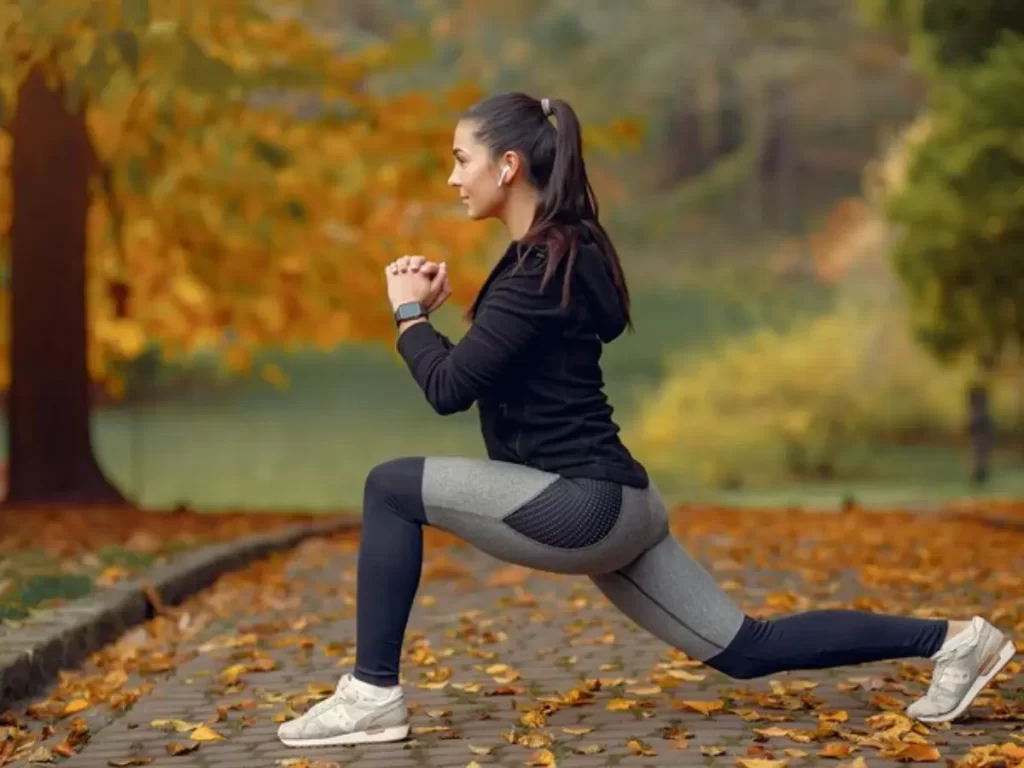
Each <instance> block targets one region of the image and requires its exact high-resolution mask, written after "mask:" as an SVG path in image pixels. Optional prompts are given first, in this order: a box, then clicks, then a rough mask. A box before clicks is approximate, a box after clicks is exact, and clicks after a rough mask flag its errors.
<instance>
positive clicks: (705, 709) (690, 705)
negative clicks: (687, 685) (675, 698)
mask: <svg viewBox="0 0 1024 768" xmlns="http://www.w3.org/2000/svg"><path fill="white" fill-rule="evenodd" d="M675 706H676V709H692V710H693V711H694V712H700V713H701V714H702V715H704V716H705V717H710V716H711V713H712V712H721V711H722V710H723V709H725V702H724V701H721V700H720V699H716V700H714V701H679V702H677V703H676V705H675Z"/></svg>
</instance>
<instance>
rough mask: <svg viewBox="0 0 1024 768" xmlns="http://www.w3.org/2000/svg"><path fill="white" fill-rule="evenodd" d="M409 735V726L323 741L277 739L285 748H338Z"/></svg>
mask: <svg viewBox="0 0 1024 768" xmlns="http://www.w3.org/2000/svg"><path fill="white" fill-rule="evenodd" d="M408 735H409V724H408V723H406V724H405V725H392V726H391V727H389V728H381V729H379V730H370V731H355V732H354V733H342V734H340V735H338V736H328V737H326V738H323V739H286V738H284V737H278V738H279V739H280V741H281V743H282V744H284V745H285V746H286V747H340V746H345V745H348V744H374V743H377V742H385V741H401V740H402V739H404V738H406V737H407V736H408Z"/></svg>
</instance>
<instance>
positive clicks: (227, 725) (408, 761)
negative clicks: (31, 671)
mask: <svg viewBox="0 0 1024 768" xmlns="http://www.w3.org/2000/svg"><path fill="white" fill-rule="evenodd" d="M691 544H693V545H694V547H696V549H697V551H698V553H699V554H700V556H701V558H702V559H703V560H704V561H705V562H707V563H708V564H709V565H711V566H712V567H713V568H714V569H715V570H716V571H717V575H718V577H719V578H720V579H721V580H722V582H723V583H727V586H728V588H729V589H730V590H732V591H733V594H735V596H736V598H737V599H738V600H739V601H740V602H741V603H742V604H743V605H744V606H745V607H747V608H749V609H751V610H755V609H757V608H758V607H759V606H763V605H764V604H765V602H766V600H767V601H769V602H771V600H772V599H774V600H776V601H777V600H778V599H779V598H778V595H780V594H783V593H785V592H786V590H793V594H796V595H797V596H799V595H800V594H802V593H811V594H814V593H815V591H817V592H819V593H821V594H827V595H828V597H827V599H828V600H831V601H833V603H834V604H843V603H844V601H848V600H849V599H850V598H851V597H852V596H853V595H870V592H868V591H867V590H865V588H864V587H863V586H860V585H858V584H857V582H856V581H855V580H854V579H852V578H851V577H850V574H849V573H846V572H843V571H842V569H841V568H840V569H839V570H838V571H837V573H836V574H835V575H836V578H835V579H834V580H833V581H831V582H830V584H834V585H838V587H835V586H830V587H829V588H828V589H827V590H826V589H824V586H823V585H822V584H814V583H809V582H808V581H805V580H803V578H802V574H801V573H800V572H798V571H796V570H786V569H785V568H782V567H779V568H774V569H773V568H766V567H763V565H762V566H747V565H742V564H738V563H737V562H735V561H729V560H727V559H726V560H723V559H722V558H721V557H720V556H719V554H716V552H715V550H714V546H715V545H716V544H718V545H720V544H722V541H721V540H720V539H718V540H716V539H715V538H714V537H708V538H707V540H706V541H705V540H703V539H702V540H700V541H696V540H694V541H692V542H691ZM698 545H699V546H698ZM803 576H806V574H803ZM494 579H497V581H498V585H494V584H493V581H492V580H494ZM812 581H813V580H812ZM354 585H355V552H354V547H353V546H352V545H351V543H348V544H345V543H337V542H334V541H311V542H308V543H306V544H305V545H303V546H301V547H299V548H298V549H297V550H295V551H294V552H292V553H289V554H287V555H285V556H282V557H279V558H275V559H273V560H271V561H269V562H267V563H263V564H258V565H256V566H253V567H252V568H250V569H249V571H248V573H247V574H239V575H231V576H227V577H224V578H223V579H221V580H220V581H219V582H218V583H217V584H216V585H215V586H214V587H213V588H212V589H210V590H208V591H207V592H205V593H204V594H203V595H202V596H200V597H199V598H197V599H195V600H192V601H190V602H189V603H186V604H185V606H183V607H182V613H180V614H178V615H174V616H170V617H167V618H162V619H160V620H158V622H157V624H156V625H154V626H153V628H152V631H153V632H155V633H159V634H160V635H161V640H160V641H159V642H157V643H154V644H152V645H146V643H145V640H146V637H145V635H144V634H143V633H142V631H141V630H136V631H135V632H134V633H129V635H128V636H126V637H125V638H124V639H123V640H122V641H121V645H120V652H121V653H127V652H128V651H127V650H126V649H128V648H131V647H133V646H134V647H136V648H138V649H139V657H140V658H143V657H145V658H147V659H150V660H153V659H156V660H161V659H164V660H166V658H165V657H162V656H159V655H158V654H160V653H167V654H170V655H171V656H170V657H169V658H173V659H175V660H176V662H177V663H169V664H167V665H165V667H163V669H165V670H166V671H160V669H161V667H160V666H159V665H157V671H153V672H150V673H148V674H145V675H142V674H140V673H139V672H132V674H131V675H129V679H128V681H127V682H126V683H125V688H126V689H127V688H131V687H133V686H136V685H139V684H140V683H142V682H144V681H147V680H148V681H150V682H152V683H153V689H152V691H151V692H150V693H149V694H148V695H144V696H142V697H141V698H140V699H139V700H138V702H137V703H135V705H134V706H133V707H131V708H130V709H128V711H126V712H124V713H112V712H111V711H110V710H109V708H107V707H106V706H103V705H95V706H93V707H91V708H89V709H86V710H84V711H83V712H80V713H78V714H76V715H75V716H74V717H78V718H81V719H82V720H84V721H85V723H86V724H87V725H88V729H89V734H90V739H89V741H88V743H87V744H86V745H85V746H84V747H82V748H81V751H80V752H79V753H78V754H76V755H75V756H73V757H71V758H70V759H69V760H66V761H63V762H66V764H67V765H69V766H72V768H79V766H82V767H83V768H84V767H85V766H105V765H108V764H110V765H127V764H129V763H127V762H125V761H126V760H127V758H129V757H131V756H133V755H138V756H146V757H151V758H153V760H152V762H151V763H149V764H150V765H154V766H163V765H167V766H178V768H184V767H185V766H197V767H202V768H213V767H214V766H216V768H235V767H236V766H237V768H256V767H259V766H274V765H286V764H287V763H284V762H279V761H285V760H291V761H296V762H295V764H296V765H303V763H302V762H299V760H300V758H303V757H305V758H308V759H309V761H311V762H310V763H307V764H313V765H321V766H324V767H325V768H326V766H329V765H343V766H363V767H366V768H369V767H370V766H380V768H385V767H386V768H401V767H402V766H410V767H413V766H415V767H418V768H419V767H424V766H465V765H467V764H471V763H472V762H473V761H475V762H476V763H477V764H479V765H481V766H484V765H504V766H522V765H526V764H531V761H533V760H535V761H536V764H545V763H544V760H545V759H548V756H547V755H546V754H545V753H543V752H539V750H541V749H543V748H546V749H548V750H550V753H551V755H553V756H554V757H555V759H557V764H558V765H568V766H580V768H586V766H611V765H620V766H664V765H702V766H703V765H735V764H736V761H737V759H740V758H744V757H754V758H758V757H760V758H763V759H770V758H774V759H776V760H788V761H789V764H790V765H815V764H830V765H836V761H835V760H834V759H829V758H825V757H820V756H819V752H821V751H822V750H823V749H825V748H826V744H828V743H830V742H837V743H841V744H842V743H846V744H850V743H851V738H856V735H857V734H860V735H861V736H863V737H866V736H868V735H870V734H875V733H879V732H883V731H885V730H887V729H888V730H889V732H890V735H891V734H892V729H894V728H895V729H899V728H900V725H901V720H900V717H901V716H900V715H899V714H898V710H899V709H900V708H901V707H902V706H903V705H905V704H906V703H908V702H909V701H911V700H912V699H913V698H914V697H916V696H917V695H919V694H920V692H922V691H923V690H924V682H925V678H923V677H922V676H921V675H922V673H923V672H924V670H926V669H927V665H924V664H917V663H912V664H907V663H904V664H899V663H883V664H873V665H867V666H862V667H856V668H853V667H851V668H845V669H840V670H828V671H823V672H816V673H791V674H784V675H777V676H774V678H773V680H768V679H763V680H753V681H731V680H729V679H727V678H725V677H723V676H721V675H719V674H717V673H715V672H714V671H713V670H711V669H708V668H706V667H703V666H700V665H698V664H695V663H694V662H692V661H689V660H687V659H686V658H685V656H683V655H682V654H678V653H674V652H672V651H671V650H670V649H668V648H667V647H666V646H665V645H663V644H662V643H661V642H659V641H658V640H656V639H654V638H652V637H650V636H649V635H647V634H646V633H644V632H642V631H640V630H638V629H637V628H636V627H635V626H633V625H632V624H631V623H630V622H629V621H628V620H627V619H625V618H624V617H622V616H621V615H620V614H619V613H618V612H616V611H615V610H614V609H612V608H611V607H610V606H609V605H608V604H607V603H606V602H605V601H604V599H603V598H602V597H601V595H600V593H598V592H597V590H595V589H594V588H593V587H592V586H591V585H590V583H589V581H587V580H586V579H584V578H579V577H557V576H549V575H544V574H530V575H529V576H528V577H527V578H526V579H525V580H523V579H522V578H521V574H519V573H517V572H516V571H514V570H509V569H507V568H504V566H502V565H501V564H500V563H497V562H496V561H494V560H493V559H491V558H489V557H487V556H485V555H483V554H481V553H478V552H475V551H473V550H468V549H450V550H443V551H441V552H439V553H435V554H434V555H432V556H431V557H430V558H429V559H428V563H427V567H426V569H425V575H424V584H423V587H422V589H421V592H420V596H419V598H418V601H417V604H416V607H415V610H414V614H413V616H412V619H411V621H410V630H409V639H408V641H407V645H406V648H407V656H408V659H407V660H406V661H405V662H404V675H405V677H406V695H407V699H408V701H409V703H410V705H411V708H412V710H413V725H414V729H415V735H414V737H413V738H412V739H411V740H410V741H409V742H406V743H401V744H389V745H374V746H363V747H354V748H315V749H313V748H311V749H304V750H300V749H289V748H287V747H284V746H282V745H280V744H279V743H278V742H277V739H276V736H275V731H276V728H277V723H276V722H275V719H274V718H275V716H278V717H279V716H281V715H282V714H283V713H285V712H286V710H288V709H289V701H290V702H291V709H292V710H293V711H295V712H301V711H302V710H304V709H305V708H306V707H307V706H308V705H309V704H310V703H312V702H313V701H316V700H318V699H319V698H321V697H322V696H324V695H326V694H327V692H328V690H329V689H330V688H331V687H333V685H334V683H335V681H336V680H337V677H338V675H339V674H341V673H342V672H344V671H346V670H347V669H348V668H349V667H350V665H351V663H352V653H353V641H354V629H355V623H354ZM679 586H680V588H681V589H685V585H679ZM837 588H838V591H835V590H836V589H837ZM772 595H774V596H775V597H774V598H772V597H771V596H772ZM791 599H798V597H797V598H791ZM883 599H884V597H880V598H879V600H883ZM929 599H930V600H931V602H933V603H936V604H942V602H943V597H942V595H938V594H934V593H933V594H930V595H929ZM972 599H974V600H975V601H976V602H975V603H973V604H972V603H970V601H965V599H964V596H963V595H959V596H957V597H956V601H957V605H959V606H961V608H963V607H965V606H966V607H967V608H970V607H975V608H979V609H981V608H984V607H985V606H986V605H990V604H991V603H990V602H989V601H988V600H987V599H986V595H978V596H976V597H975V598H972ZM816 600H817V603H816V604H822V600H823V598H820V597H818V598H816ZM196 622H198V625H196ZM204 622H205V624H204ZM172 625H173V626H174V629H171V627H172ZM90 664H93V663H92V662H90ZM247 664H248V665H252V664H262V665H263V667H262V671H249V672H244V673H242V674H237V675H234V674H233V673H232V672H231V671H230V668H231V667H232V665H247ZM150 666H151V667H152V666H153V664H150ZM90 669H93V670H95V665H94V664H93V666H91V667H87V668H86V670H85V672H89V670H90ZM236 669H241V668H239V667H236ZM226 670H228V671H227V672H226ZM1018 671H1019V666H1018V665H1017V664H1016V663H1014V664H1013V665H1012V667H1011V669H1010V670H1009V672H1008V673H1007V674H1005V675H1003V676H1001V678H1000V681H999V692H998V693H996V694H991V695H989V696H987V697H986V698H985V699H983V700H982V701H981V702H980V703H979V704H978V705H977V706H976V707H974V708H973V709H972V713H973V716H972V718H971V719H969V720H967V721H964V722H960V723H957V724H955V725H953V726H952V727H948V728H937V729H926V728H923V727H921V726H918V736H917V737H915V736H914V735H913V734H911V735H910V737H906V736H905V737H904V739H903V741H904V742H905V743H907V744H908V745H909V744H911V743H912V742H913V741H914V740H915V739H916V740H918V741H922V742H929V743H931V744H935V745H937V748H938V750H939V751H940V753H941V756H942V759H943V760H945V759H947V758H951V759H954V760H955V759H957V758H960V757H962V756H963V755H964V754H966V753H967V751H968V750H969V749H970V747H971V746H972V745H976V744H1009V745H1019V746H1020V747H1021V750H1022V754H1024V730H1021V729H1022V728H1024V706H1022V704H1021V677H1019V676H1016V675H1017V672H1018ZM652 678H653V679H657V680H658V682H659V683H661V684H662V685H663V686H668V685H670V684H671V685H675V687H673V688H661V689H659V688H658V687H657V686H656V684H655V683H653V682H652ZM598 681H599V684H598ZM574 691H575V694H574V693H573V692H574ZM303 693H307V694H309V695H308V696H307V698H306V699H304V700H303V699H300V698H296V697H299V696H301V695H302V694H303ZM574 695H575V696H577V697H578V700H577V701H575V702H573V701H572V697H573V696H574ZM42 698H43V697H39V699H42ZM682 701H696V702H698V704H697V705H696V706H698V707H699V706H700V704H699V702H712V703H714V702H721V703H720V704H719V705H718V706H720V707H721V708H720V709H719V710H718V711H713V712H711V713H709V714H707V715H705V714H702V713H700V712H698V711H695V710H694V709H693V708H690V707H687V706H686V705H683V704H681V703H680V702H682ZM28 703H29V702H26V704H28ZM233 705H237V706H239V707H240V708H237V709H223V708H225V707H231V706H233ZM218 707H221V708H222V710H221V711H222V712H223V714H224V718H223V719H221V720H219V721H216V722H210V721H212V720H213V719H214V718H215V717H216V715H217V708H218ZM20 709H21V708H18V710H16V711H19V710H20ZM886 712H892V714H890V715H886V714H885V713H886ZM885 717H889V720H888V721H885V722H883V721H882V719H884V718H885ZM871 718H874V719H871ZM73 719H74V718H73V717H64V718H62V719H61V720H59V722H58V724H57V733H56V735H54V736H51V737H50V738H49V739H48V740H47V741H46V742H44V743H45V744H47V745H50V746H51V747H52V746H54V745H55V744H56V743H58V742H59V740H60V739H62V738H63V737H64V735H65V734H66V732H67V731H68V728H69V723H70V722H72V721H73ZM161 719H164V720H183V721H185V722H186V723H187V724H191V726H193V727H194V726H195V725H197V724H198V723H200V722H208V723H209V725H210V727H211V728H212V729H213V730H214V731H216V732H217V733H219V734H221V735H222V736H223V737H224V738H223V739H222V740H219V741H204V742H202V744H201V746H200V747H199V748H198V750H196V751H194V752H192V753H190V754H185V755H179V756H171V755H169V754H168V752H167V745H168V744H170V743H172V742H176V743H179V744H183V745H187V744H190V743H193V742H192V741H191V739H190V738H189V736H190V733H191V731H185V732H182V733H174V732H166V731H163V730H158V729H157V728H155V727H154V726H153V723H154V721H158V720H161ZM524 723H526V725H524ZM31 725H32V727H33V728H38V726H39V723H38V722H36V723H32V724H31ZM830 727H831V728H832V729H833V730H832V731H829V730H827V729H828V728H830ZM772 729H774V730H772ZM780 729H785V730H786V731H788V732H789V734H788V735H782V730H780ZM816 729H817V730H816ZM759 730H760V731H766V733H762V734H760V735H759V734H758V731H759ZM801 731H802V732H804V733H805V734H807V735H801ZM904 733H905V729H904ZM687 734H688V735H687ZM844 734H845V738H844ZM851 734H853V735H852V736H851ZM684 735H687V736H686V737H685V738H680V736H684ZM513 742H515V743H513ZM833 748H834V747H833ZM702 750H703V751H704V752H709V753H718V754H717V756H714V757H713V756H711V755H709V754H703V753H702ZM796 750H799V751H796ZM644 751H646V752H648V754H638V752H644ZM1010 754H1012V751H1011V753H1010ZM910 755H911V753H907V755H905V756H904V757H905V758H906V757H908V756H910ZM858 756H860V757H863V758H864V760H865V761H866V763H867V765H882V764H886V763H889V762H891V761H892V759H891V758H889V757H885V756H883V753H882V752H881V751H880V749H879V747H878V746H871V745H870V744H868V745H864V746H861V747H860V748H858V749H856V750H855V751H853V752H852V753H851V754H849V755H848V756H846V757H845V758H844V759H845V760H853V759H854V758H856V757H858ZM312 761H321V762H319V763H315V762H312ZM14 764H15V765H25V764H27V763H26V762H25V761H19V762H17V763H14ZM1008 764H1009V765H1012V764H1013V763H1012V762H1009V763H1008ZM752 765H755V766H756V765H758V764H757V763H753V764H752ZM766 765H773V764H770V763H769V764H766Z"/></svg>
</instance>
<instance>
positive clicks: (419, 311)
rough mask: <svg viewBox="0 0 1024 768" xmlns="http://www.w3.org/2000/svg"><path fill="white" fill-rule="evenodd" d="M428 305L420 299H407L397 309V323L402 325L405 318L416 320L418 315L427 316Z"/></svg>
mask: <svg viewBox="0 0 1024 768" xmlns="http://www.w3.org/2000/svg"><path fill="white" fill-rule="evenodd" d="M427 314H428V312H427V309H426V307H424V306H423V305H422V304H420V303H419V302H418V301H406V302H404V303H402V304H399V305H398V309H396V310H395V325H401V323H402V322H403V321H405V320H415V319H416V318H417V317H426V316H427Z"/></svg>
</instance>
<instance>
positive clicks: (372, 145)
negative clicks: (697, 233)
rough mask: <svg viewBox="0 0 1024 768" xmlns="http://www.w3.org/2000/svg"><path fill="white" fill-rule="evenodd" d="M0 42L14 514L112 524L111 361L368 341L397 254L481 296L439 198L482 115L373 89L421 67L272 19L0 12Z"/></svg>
mask: <svg viewBox="0 0 1024 768" xmlns="http://www.w3.org/2000/svg"><path fill="white" fill-rule="evenodd" d="M335 32H337V30H335ZM0 36H2V38H3V44H2V45H0V93H2V99H0V104H2V108H3V113H2V118H0V119H2V121H3V126H4V132H0V167H4V168H8V169H9V176H8V180H9V183H8V184H4V185H2V186H0V232H3V233H7V232H8V231H9V237H6V238H4V239H3V258H4V261H5V262H6V265H5V266H6V267H7V268H6V269H5V271H4V274H5V275H7V274H9V275H10V280H9V281H7V285H5V289H6V290H5V293H4V301H5V302H9V316H10V326H9V329H8V330H9V333H7V334H5V336H6V337H7V338H5V339H4V342H5V345H8V348H7V349H5V350H4V352H5V354H3V355H0V360H2V365H0V379H2V382H0V383H2V384H3V385H4V386H8V385H9V395H8V414H9V415H8V419H9V437H8V447H9V454H8V455H9V494H8V499H7V501H8V503H9V504H24V503H29V502H55V501H56V502H60V501H75V502H102V503H109V502H120V501H122V496H121V494H120V492H119V491H118V489H117V488H115V487H114V486H113V485H112V483H111V482H110V481H109V480H108V479H107V478H106V477H105V476H104V474H103V472H102V471H101V469H100V467H99V466H98V463H97V461H96V459H95V458H94V456H93V451H92V448H91V442H90V433H89V388H90V382H101V383H102V384H103V385H104V386H106V387H107V388H108V389H109V390H110V391H111V392H112V393H113V394H115V395H116V394H117V393H118V391H119V390H120V389H121V388H123V384H122V382H121V380H120V378H119V376H118V367H117V363H118V361H125V360H130V359H133V358H135V357H138V356H139V355H141V354H142V353H143V352H144V351H146V350H147V349H152V348H157V349H159V351H160V353H161V355H162V356H163V357H164V358H165V359H170V358H173V357H174V356H176V355H182V354H186V353H189V352H193V351H196V350H201V349H214V350H222V351H223V352H224V354H225V355H226V358H227V359H228V361H229V362H230V364H231V365H232V366H233V367H234V368H236V369H237V370H239V371H242V372H244V371H247V370H248V369H249V368H250V367H251V365H252V364H251V359H252V351H253V350H254V349H256V348H258V347H260V346H262V345H265V344H268V343H271V342H273V343H283V344H288V343H313V344H317V345H319V346H321V347H324V348H327V347H331V346H333V345H335V344H337V343H339V342H342V341H344V340H347V339H357V338H359V339H364V338H375V337H376V338H384V337H386V336H387V335H389V334H391V333H393V325H392V323H391V318H390V311H389V308H388V307H387V305H386V302H385V301H384V300H383V292H382V283H381V273H382V270H383V266H384V264H386V263H387V261H390V260H391V259H393V258H394V257H395V256H397V255H400V254H402V253H407V252H415V253H423V254H426V255H427V256H428V257H429V258H432V259H446V260H447V261H448V262H449V264H451V265H452V271H453V272H457V273H458V274H459V277H460V279H459V280H458V281H456V284H455V285H454V288H455V289H456V291H460V292H461V293H462V294H463V295H459V294H457V295H456V297H455V299H456V300H460V299H462V300H465V299H466V298H467V297H468V296H467V295H466V294H467V292H469V291H472V290H474V289H475V286H476V285H477V281H476V279H474V273H473V270H474V269H476V270H477V271H479V269H480V267H478V266H475V264H476V262H475V261H474V260H473V258H472V255H473V254H474V253H475V252H476V250H477V249H478V247H479V246H480V245H481V244H482V243H483V242H484V239H485V238H486V237H487V231H486V230H485V229H483V228H479V227H466V226H465V225H464V224H461V223H460V222H461V219H462V218H463V213H462V211H461V209H458V208H457V207H455V206H452V205H451V203H452V202H453V201H452V199H451V193H450V190H447V189H446V188H445V180H446V176H447V168H448V166H449V164H450V141H451V138H450V137H451V129H452V117H453V115H454V114H456V113H457V111H458V110H459V109H460V108H462V107H464V106H466V105H467V104H468V103H470V102H471V101H472V100H474V99H475V98H477V96H478V94H477V93H475V91H474V89H473V88H471V87H468V86H459V87H455V88H453V89H450V90H448V91H446V92H445V93H437V94H433V95H432V94H427V93H419V92H417V93H397V94H393V95H386V96H385V95H379V93H378V92H377V91H376V90H375V89H374V88H373V87H372V85H373V79H374V77H375V76H378V75H380V74H381V73H384V72H387V71H389V70H394V69H395V68H401V67H405V66H408V65H409V64H411V63H412V62H413V61H414V59H413V58H411V55H410V52H414V51H415V49H416V45H414V44H409V45H403V44H402V42H401V40H399V41H397V42H395V43H392V44H388V45H373V46H369V47H366V46H364V47H361V48H359V49H354V48H353V49H351V50H350V49H349V48H347V47H345V45H344V42H345V41H344V39H339V37H340V36H339V35H338V34H332V33H331V31H330V30H328V31H324V30H318V29H315V28H314V27H312V26H311V25H310V24H309V23H307V20H306V19H304V17H303V15H302V4H301V3H296V2H287V3H285V2H276V1H275V0H266V1H264V2H259V3H257V2H250V0H224V1H223V2H218V3H208V2H202V1H201V0H96V1H94V2H68V1H67V0H59V1H58V0H50V1H47V0H40V1H39V2H34V3H15V2H5V3H3V5H2V7H0ZM413 43H415V41H413ZM339 51H340V52H339ZM5 309H7V308H6V307H5ZM5 314H6V313H5ZM264 373H265V374H266V375H268V376H269V377H271V378H273V377H274V376H276V375H278V374H279V372H276V371H274V370H272V369H271V370H268V371H265V372H264Z"/></svg>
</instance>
